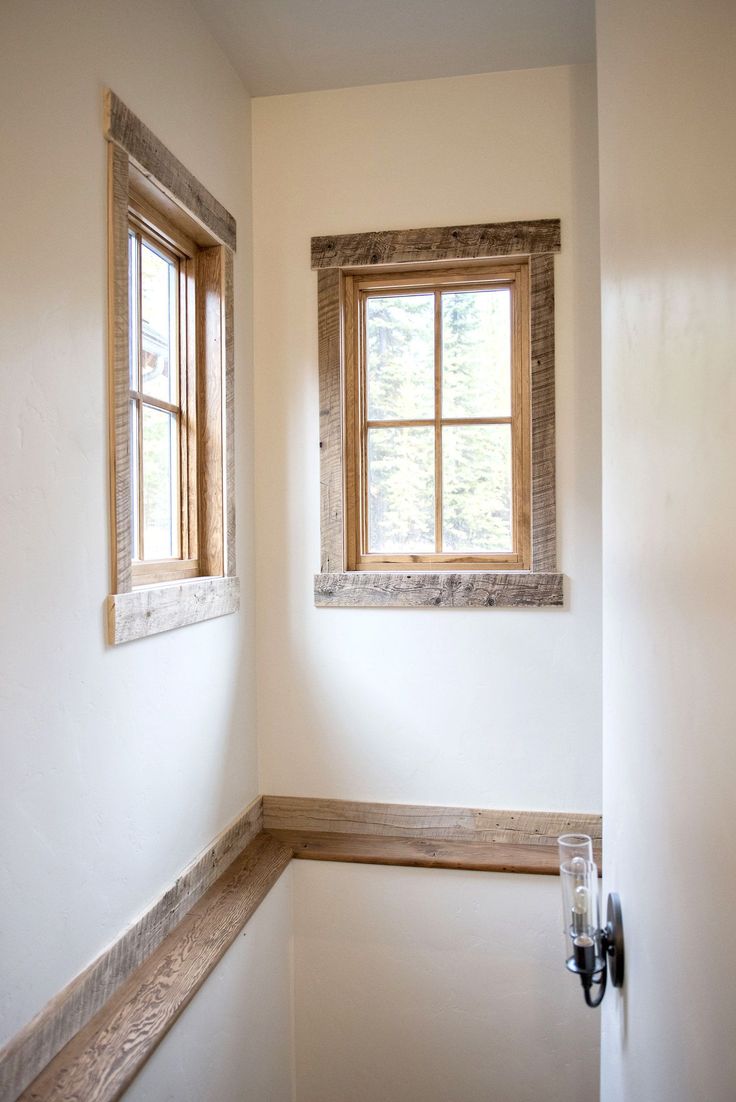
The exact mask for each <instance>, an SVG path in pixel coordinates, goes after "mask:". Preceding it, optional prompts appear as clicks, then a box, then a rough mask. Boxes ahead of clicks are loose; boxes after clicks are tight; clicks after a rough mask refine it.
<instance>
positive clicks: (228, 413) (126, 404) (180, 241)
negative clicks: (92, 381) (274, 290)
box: [105, 91, 240, 644]
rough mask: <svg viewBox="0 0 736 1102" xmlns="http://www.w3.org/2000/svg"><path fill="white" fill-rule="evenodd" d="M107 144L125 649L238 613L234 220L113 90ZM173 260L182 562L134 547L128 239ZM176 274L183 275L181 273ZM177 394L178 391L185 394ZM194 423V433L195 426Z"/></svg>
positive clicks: (117, 631)
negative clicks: (178, 333) (178, 336)
mask: <svg viewBox="0 0 736 1102" xmlns="http://www.w3.org/2000/svg"><path fill="white" fill-rule="evenodd" d="M105 137H106V139H107V142H108V228H109V243H108V252H109V363H110V480H111V489H110V497H111V517H112V526H111V546H112V556H111V593H110V595H109V597H108V600H107V621H108V638H109V641H110V643H112V644H117V643H124V642H129V641H130V640H133V639H139V638H143V637H144V636H148V635H153V634H156V633H158V632H161V631H167V630H170V629H172V628H177V627H183V626H185V625H187V624H193V623H199V622H200V621H202V620H208V619H212V618H213V617H216V616H224V615H228V614H229V613H232V612H237V611H238V608H239V602H240V598H239V588H240V587H239V581H238V578H237V577H236V571H235V494H234V470H235V464H234V423H233V413H234V406H233V374H234V346H233V253H234V250H235V244H236V226H235V220H234V219H233V217H232V215H230V214H229V213H228V212H227V211H226V210H225V208H224V207H222V206H221V204H219V203H218V202H217V200H216V199H215V198H214V197H213V196H212V195H211V194H210V193H209V192H208V191H207V190H206V189H205V188H204V187H203V186H202V185H201V184H200V183H199V182H198V181H197V180H196V179H195V178H194V177H193V176H192V174H191V173H190V172H188V170H187V169H186V168H184V166H183V165H182V164H181V163H180V162H179V161H178V160H177V159H176V158H175V157H174V156H173V154H171V153H170V152H169V150H168V149H167V148H166V146H164V145H163V144H162V143H161V142H160V141H159V140H158V139H157V138H156V137H155V136H154V135H153V134H152V133H151V131H150V130H148V128H147V127H145V126H144V124H143V123H142V122H141V121H140V120H139V119H137V118H136V116H135V115H133V114H132V112H131V111H130V110H129V109H128V108H127V107H126V106H125V104H123V103H122V101H121V100H120V99H118V97H117V96H116V95H115V94H114V93H113V92H110V91H108V92H106V94H105ZM131 221H132V222H133V223H134V224H136V225H138V226H140V227H142V228H144V229H145V231H146V233H147V234H149V235H152V236H154V237H155V238H156V239H157V240H159V241H160V242H161V243H162V245H164V246H166V247H167V248H168V249H169V251H171V252H172V253H173V254H175V255H177V256H178V257H180V258H181V260H182V263H181V265H180V271H183V279H182V283H181V286H180V291H181V296H182V299H181V304H182V305H183V307H184V309H183V311H182V310H181V308H180V323H181V325H182V326H183V327H184V330H185V332H182V341H184V340H185V341H186V357H185V360H186V362H185V363H184V365H183V376H182V382H185V383H186V386H185V388H183V389H182V393H181V394H180V401H182V403H183V404H182V412H181V417H182V419H184V418H186V420H187V430H186V431H185V432H181V433H180V437H181V439H182V443H181V444H180V463H181V464H182V469H184V470H185V474H186V477H185V478H184V479H183V480H182V483H183V486H185V487H186V493H185V494H184V495H183V497H184V498H185V500H182V503H181V528H182V537H183V546H182V558H180V559H167V560H160V561H158V562H148V561H146V562H142V563H141V562H136V561H134V558H133V547H132V523H131V521H132V514H131V509H132V500H133V495H132V479H131V432H130V401H131V388H130V378H129V370H130V369H129V354H130V346H129V342H130V332H129V310H128V266H129V258H128V232H129V226H130V224H131ZM180 278H181V277H180ZM184 389H185V391H186V393H184ZM195 420H196V425H195Z"/></svg>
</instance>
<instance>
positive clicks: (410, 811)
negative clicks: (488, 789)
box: [0, 796, 601, 1102]
mask: <svg viewBox="0 0 736 1102" xmlns="http://www.w3.org/2000/svg"><path fill="white" fill-rule="evenodd" d="M563 833H585V834H590V835H591V837H592V838H593V842H594V849H595V851H596V853H597V854H598V857H599V861H600V843H601V817H600V816H599V815H593V814H585V813H578V812H576V813H572V814H568V813H564V812H537V811H507V810H491V809H487V808H468V807H442V806H439V807H438V806H429V805H420V804H389V803H369V802H362V801H354V800H331V799H315V798H311V797H297V796H264V797H259V798H258V799H257V800H255V801H254V802H253V803H252V804H251V805H250V807H248V808H247V809H246V811H245V812H244V813H243V815H241V816H240V817H239V818H238V819H237V820H236V821H235V822H234V823H233V824H232V825H231V826H230V827H228V828H227V829H226V830H225V831H223V832H222V833H221V834H220V835H218V837H217V838H216V839H215V840H214V841H213V842H212V844H211V845H210V846H209V847H208V849H207V851H206V852H205V853H204V854H203V855H202V856H201V857H199V858H198V859H197V860H196V861H195V862H194V863H193V864H192V865H191V866H189V868H188V869H187V870H186V871H185V872H184V873H182V875H181V876H180V877H179V878H178V879H177V881H176V882H175V884H174V885H173V886H172V887H171V888H170V889H169V890H168V891H167V892H166V893H165V894H164V895H163V896H162V897H161V899H160V900H159V901H158V902H157V903H156V904H155V905H154V906H153V907H152V908H151V909H150V910H149V911H148V912H147V913H146V914H145V915H144V916H143V917H142V918H141V919H139V921H138V922H137V923H135V925H134V926H132V927H131V928H130V929H129V930H128V931H126V933H124V934H123V936H122V937H121V938H120V939H119V940H118V941H117V942H116V943H115V944H114V945H113V946H112V947H111V948H110V949H109V950H107V952H105V953H103V954H102V956H100V957H99V958H98V959H97V960H96V961H95V962H94V963H93V964H92V965H90V966H89V968H87V969H85V971H84V972H83V973H81V974H80V975H79V976H78V977H77V978H76V979H75V980H73V981H72V983H71V984H69V985H68V986H67V987H66V988H65V989H64V990H63V991H62V992H60V994H59V995H57V996H56V997H55V998H54V999H52V1000H51V1001H50V1002H49V1003H48V1005H47V1006H46V1007H45V1008H44V1009H43V1010H42V1011H41V1013H40V1014H39V1015H37V1017H36V1018H35V1019H34V1020H33V1021H32V1022H30V1023H29V1024H28V1025H27V1026H26V1027H25V1028H24V1029H23V1030H21V1032H20V1033H19V1034H17V1035H16V1037H14V1038H13V1039H12V1040H11V1041H10V1042H9V1043H8V1044H7V1045H6V1046H5V1048H4V1049H2V1050H1V1051H0V1102H15V1100H16V1099H22V1100H24V1102H80V1100H81V1099H84V1100H85V1102H111V1100H113V1099H117V1098H119V1097H120V1096H121V1094H122V1093H123V1092H124V1091H125V1089H126V1087H127V1086H129V1084H130V1082H131V1081H132V1079H133V1078H134V1077H135V1075H136V1073H137V1071H138V1070H139V1069H140V1067H141V1066H142V1065H143V1063H144V1062H145V1060H146V1059H147V1058H148V1057H149V1056H150V1054H151V1052H152V1051H153V1050H154V1048H155V1047H156V1045H157V1044H158V1043H159V1042H160V1041H161V1039H162V1038H163V1036H164V1035H165V1033H166V1032H167V1030H168V1029H169V1028H170V1027H171V1026H172V1025H173V1023H174V1022H175V1021H176V1019H177V1017H178V1016H179V1014H180V1013H181V1011H182V1010H183V1009H184V1007H185V1006H186V1005H187V1003H188V1002H189V1001H190V999H191V998H192V997H193V995H194V994H195V992H196V991H197V990H198V988H199V987H200V986H201V984H202V983H203V982H204V980H205V978H206V977H207V975H208V974H209V973H210V972H211V970H212V969H213V968H214V967H215V965H216V964H217V962H218V961H219V960H220V958H221V957H222V956H223V954H224V953H225V951H226V949H227V948H228V946H229V945H230V944H231V943H232V941H233V940H234V938H235V937H236V936H237V934H238V933H239V931H240V930H241V929H242V928H243V926H244V925H245V923H246V922H247V921H248V918H249V917H250V916H251V915H252V914H253V912H254V911H255V909H256V908H257V907H258V905H259V903H260V902H261V901H262V900H263V898H264V897H265V895H266V894H267V893H268V891H269V890H270V888H271V887H272V885H273V884H274V883H275V882H276V880H277V879H278V878H279V876H280V875H281V873H282V872H283V871H284V869H285V868H286V866H287V865H288V864H289V861H290V860H291V859H292V857H295V858H299V859H305V858H306V859H310V860H317V861H350V862H357V863H363V864H366V863H367V864H379V865H404V866H413V867H423V868H446V869H471V870H477V871H484V872H518V873H534V874H541V875H554V874H555V873H557V871H558V856H557V837H558V835H559V834H563ZM223 870H224V871H223Z"/></svg>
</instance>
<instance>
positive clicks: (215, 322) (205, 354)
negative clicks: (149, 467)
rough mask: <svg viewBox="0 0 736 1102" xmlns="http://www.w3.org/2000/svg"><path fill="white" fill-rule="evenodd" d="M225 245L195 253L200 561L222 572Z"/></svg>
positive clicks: (206, 567) (202, 565)
mask: <svg viewBox="0 0 736 1102" xmlns="http://www.w3.org/2000/svg"><path fill="white" fill-rule="evenodd" d="M224 251H225V250H223V249H222V248H221V247H220V246H219V245H216V246H214V247H213V248H211V249H200V251H199V252H198V253H197V292H196V295H197V365H198V368H199V370H198V373H197V435H198V440H197V448H198V456H199V494H198V497H197V508H198V511H199V566H200V570H201V572H202V574H204V575H208V576H214V575H220V574H224V572H225V570H224V559H225V516H224V501H223V489H224V487H223V482H224V477H225V467H224V454H223V446H224V441H223V399H225V401H226V398H225V396H224V395H223V386H224V383H225V363H224V361H225V341H224V333H223V328H224V313H225V311H224V308H223V306H224V291H225V287H224V283H225V259H224V256H223V253H224Z"/></svg>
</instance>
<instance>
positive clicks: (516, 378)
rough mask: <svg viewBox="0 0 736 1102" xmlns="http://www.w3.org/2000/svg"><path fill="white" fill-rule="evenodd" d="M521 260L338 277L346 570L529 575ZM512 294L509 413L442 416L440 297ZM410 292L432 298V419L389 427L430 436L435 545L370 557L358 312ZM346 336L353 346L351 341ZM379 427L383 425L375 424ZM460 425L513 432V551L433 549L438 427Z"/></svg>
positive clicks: (525, 290) (525, 286) (525, 304)
mask: <svg viewBox="0 0 736 1102" xmlns="http://www.w3.org/2000/svg"><path fill="white" fill-rule="evenodd" d="M528 276H529V273H528V265H527V263H526V261H525V260H521V261H517V262H515V263H508V262H505V261H502V262H495V263H492V264H483V265H473V266H472V267H471V266H470V265H465V266H464V267H461V268H458V267H455V266H453V267H452V268H441V269H440V268H422V269H418V270H413V271H411V272H407V271H406V270H405V269H400V270H399V271H397V272H392V271H383V272H381V273H380V274H377V273H371V274H370V275H366V274H365V272H361V271H359V270H358V271H355V272H353V271H349V270H346V271H345V284H344V295H345V408H346V415H345V455H346V473H345V525H346V528H345V545H346V546H345V559H346V566H347V570H348V571H352V570H381V571H383V570H393V571H396V570H401V569H411V570H502V569H506V570H528V569H529V566H530V565H531V527H530V523H531V518H530V510H529V506H528V503H529V500H530V497H531V485H530V455H531V442H530V435H529V413H528V409H529V393H528V392H529V386H528V378H529V340H528V318H529V279H528ZM494 287H495V288H502V287H505V288H508V289H509V290H510V291H511V312H512V316H511V326H512V341H511V352H512V365H511V375H512V379H511V411H510V415H509V416H505V417H451V418H448V417H445V416H444V415H443V414H442V412H441V390H442V387H441V370H442V358H441V357H442V353H441V348H440V340H439V333H440V326H439V323H438V314H439V311H440V310H441V295H442V292H443V291H445V290H448V289H449V290H453V289H455V290H463V291H466V290H488V289H490V288H494ZM409 290H419V291H425V292H427V293H430V292H431V293H432V294H433V296H434V300H435V327H434V335H435V342H434V343H435V349H434V395H435V399H434V400H435V412H434V417H433V418H432V419H425V420H423V421H421V422H420V421H407V420H396V421H392V422H391V424H392V425H397V426H399V425H419V424H426V425H427V427H431V428H432V429H433V430H434V434H435V472H434V473H435V539H436V543H437V545H438V546H437V547H436V549H435V551H434V552H433V553H429V552H427V553H424V554H418V553H414V554H389V553H384V554H377V553H375V552H374V553H371V552H370V551H368V549H367V512H368V510H367V502H366V496H365V495H366V464H367V460H366V428H367V427H370V425H371V424H372V423H371V422H369V421H368V420H367V416H366V413H365V402H366V374H365V373H366V364H365V350H364V347H363V345H364V341H365V317H364V307H365V303H366V302H367V300H368V298H369V297H370V296H371V295H377V294H380V295H386V294H401V293H402V292H406V291H409ZM351 336H352V339H351ZM382 423H385V422H382ZM447 424H453V425H463V424H476V425H481V424H484V425H485V424H508V425H510V426H511V429H512V471H513V479H512V496H513V507H512V529H513V547H512V549H511V550H510V551H509V552H507V553H502V552H497V553H490V552H486V553H474V554H470V553H458V552H455V553H452V552H443V551H442V550H441V548H440V547H439V543H440V541H441V532H442V427H443V425H447Z"/></svg>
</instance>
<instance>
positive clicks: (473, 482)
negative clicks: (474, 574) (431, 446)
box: [442, 425, 513, 552]
mask: <svg viewBox="0 0 736 1102" xmlns="http://www.w3.org/2000/svg"><path fill="white" fill-rule="evenodd" d="M511 523H512V521H511V426H510V425H446V426H445V427H444V428H443V430H442V550H443V551H469V552H472V551H475V552H482V551H485V552H493V551H511V550H512V549H513V537H512V529H511Z"/></svg>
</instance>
